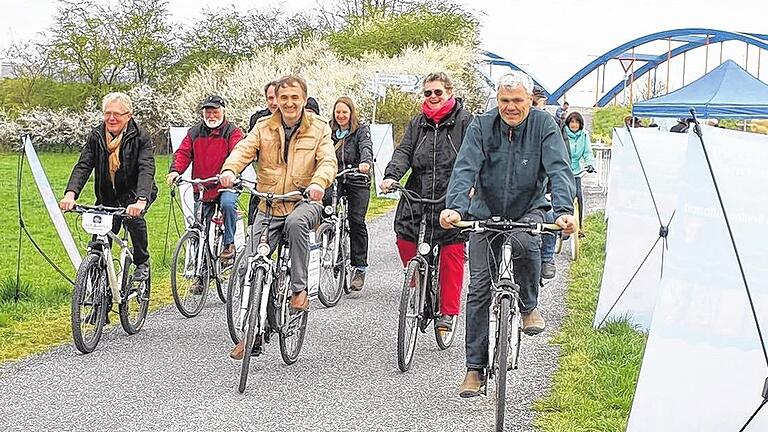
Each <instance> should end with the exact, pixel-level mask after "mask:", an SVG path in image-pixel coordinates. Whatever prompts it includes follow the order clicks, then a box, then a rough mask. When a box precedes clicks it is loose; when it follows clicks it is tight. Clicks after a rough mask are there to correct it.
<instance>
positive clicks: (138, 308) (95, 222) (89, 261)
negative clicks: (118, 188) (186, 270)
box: [70, 205, 151, 354]
mask: <svg viewBox="0 0 768 432" xmlns="http://www.w3.org/2000/svg"><path fill="white" fill-rule="evenodd" d="M70 211H71V212H74V213H78V214H80V215H81V217H82V222H81V225H82V227H83V229H84V230H85V231H86V232H87V233H88V234H91V235H92V236H93V237H92V239H91V241H90V242H89V243H88V252H87V253H86V256H85V258H84V259H83V261H82V262H81V263H80V267H79V268H78V269H77V276H76V278H75V287H74V291H73V292H72V304H71V325H72V339H73V340H74V342H75V347H77V350H78V351H80V352H81V353H83V354H88V353H90V352H93V350H94V349H95V348H96V346H97V345H98V343H99V340H100V339H101V335H102V332H103V329H104V325H105V324H106V323H107V314H108V313H109V310H110V309H111V306H112V302H113V300H116V301H117V303H118V305H119V306H118V313H119V315H120V325H121V326H122V327H123V330H125V332H126V333H128V334H129V335H133V334H136V333H138V332H139V331H140V330H141V328H142V327H143V326H144V322H145V320H146V318H147V311H148V310H149V296H150V291H151V289H150V286H151V284H150V278H149V276H148V277H147V280H146V281H134V280H133V268H132V267H133V266H132V264H133V252H132V250H131V248H130V247H129V246H128V230H127V229H125V232H124V233H123V237H122V238H121V237H119V236H117V235H116V234H115V233H113V232H112V222H113V219H114V218H115V217H123V215H124V214H125V208H123V207H106V206H101V205H99V206H87V205H76V206H75V207H74V208H73V209H72V210H70ZM110 240H111V241H113V242H115V243H116V244H117V246H118V247H119V248H120V253H119V258H117V259H115V258H114V257H113V256H112V249H111V246H110ZM115 260H117V262H118V265H119V270H118V269H115ZM89 327H91V328H89Z"/></svg>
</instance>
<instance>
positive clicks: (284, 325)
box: [278, 273, 309, 365]
mask: <svg viewBox="0 0 768 432" xmlns="http://www.w3.org/2000/svg"><path fill="white" fill-rule="evenodd" d="M278 283H279V284H280V285H279V286H281V291H282V301H281V305H280V315H281V322H280V332H279V335H278V339H279V341H280V356H281V357H282V358H283V362H284V363H285V364H287V365H292V364H294V363H296V360H298V359H299V353H301V347H302V346H303V345H304V336H306V334H307V319H308V317H309V311H300V312H292V311H291V307H290V303H291V300H290V298H289V295H288V294H290V293H291V275H290V273H288V274H285V275H283V277H282V278H280V279H278ZM291 340H294V341H293V343H292V344H291V345H290V346H289V342H291Z"/></svg>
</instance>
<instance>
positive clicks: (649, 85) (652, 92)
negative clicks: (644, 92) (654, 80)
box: [647, 72, 656, 99]
mask: <svg viewBox="0 0 768 432" xmlns="http://www.w3.org/2000/svg"><path fill="white" fill-rule="evenodd" d="M647 87H648V99H650V98H652V97H654V96H655V94H654V90H656V89H654V88H651V73H650V72H648V84H647Z"/></svg>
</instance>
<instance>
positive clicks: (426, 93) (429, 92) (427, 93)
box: [424, 89, 443, 97]
mask: <svg viewBox="0 0 768 432" xmlns="http://www.w3.org/2000/svg"><path fill="white" fill-rule="evenodd" d="M432 93H433V91H432V90H424V97H430V96H432ZM434 93H435V96H437V97H440V96H442V95H443V91H442V90H440V89H437V90H434Z"/></svg>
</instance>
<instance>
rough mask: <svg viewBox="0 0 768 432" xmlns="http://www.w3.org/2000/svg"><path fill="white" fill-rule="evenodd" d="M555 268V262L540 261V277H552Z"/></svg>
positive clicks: (555, 271) (553, 276)
mask: <svg viewBox="0 0 768 432" xmlns="http://www.w3.org/2000/svg"><path fill="white" fill-rule="evenodd" d="M556 273H557V270H556V269H555V262H554V261H548V262H543V263H541V277H542V279H554V278H555V274H556Z"/></svg>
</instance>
